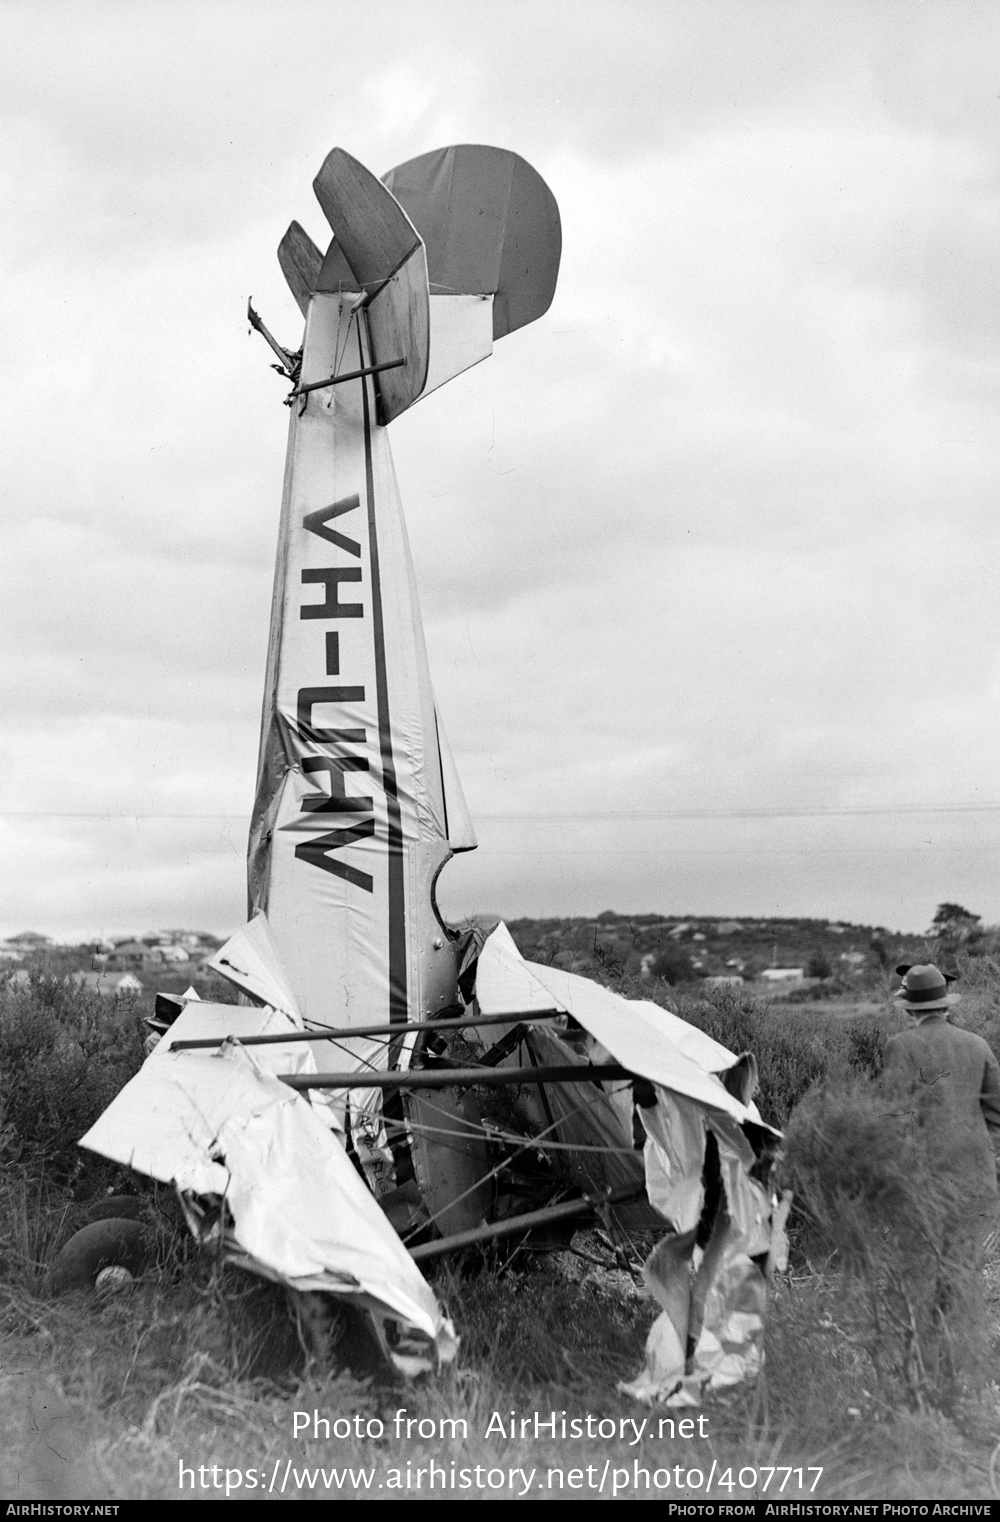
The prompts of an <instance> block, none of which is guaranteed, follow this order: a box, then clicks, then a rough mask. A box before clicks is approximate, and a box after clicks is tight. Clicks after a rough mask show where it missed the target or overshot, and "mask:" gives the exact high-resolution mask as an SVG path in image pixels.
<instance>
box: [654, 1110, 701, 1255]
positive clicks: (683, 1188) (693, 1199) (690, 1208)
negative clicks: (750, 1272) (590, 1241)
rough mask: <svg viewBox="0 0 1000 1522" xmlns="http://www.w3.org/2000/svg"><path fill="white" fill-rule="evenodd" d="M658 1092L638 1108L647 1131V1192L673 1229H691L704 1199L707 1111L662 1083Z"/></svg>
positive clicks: (696, 1220) (696, 1222) (696, 1221)
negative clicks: (652, 1102)
mask: <svg viewBox="0 0 1000 1522" xmlns="http://www.w3.org/2000/svg"><path fill="white" fill-rule="evenodd" d="M656 1098H657V1103H656V1104H655V1105H653V1106H652V1107H651V1108H648V1109H647V1108H643V1107H640V1108H639V1116H640V1119H641V1120H642V1124H643V1128H644V1129H645V1132H646V1145H645V1147H644V1149H643V1160H644V1162H645V1164H646V1194H647V1197H648V1199H649V1203H650V1204H651V1205H652V1206H653V1208H654V1209H655V1210H658V1211H659V1212H660V1214H661V1215H662V1216H663V1217H664V1218H665V1219H666V1220H667V1221H669V1222H670V1225H671V1227H672V1228H673V1230H674V1231H676V1232H688V1231H692V1230H693V1229H694V1228H695V1227H696V1226H697V1224H698V1220H699V1218H700V1216H701V1209H702V1206H703V1204H704V1203H705V1187H704V1184H703V1183H702V1168H703V1165H704V1162H705V1112H704V1109H703V1108H702V1106H701V1105H697V1104H695V1103H694V1102H693V1101H692V1100H690V1099H681V1098H680V1097H679V1096H678V1095H676V1094H670V1093H668V1092H667V1091H666V1090H665V1089H658V1090H657V1095H656Z"/></svg>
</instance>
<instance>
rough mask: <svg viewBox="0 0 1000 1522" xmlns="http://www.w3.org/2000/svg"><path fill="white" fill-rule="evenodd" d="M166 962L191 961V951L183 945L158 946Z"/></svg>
mask: <svg viewBox="0 0 1000 1522" xmlns="http://www.w3.org/2000/svg"><path fill="white" fill-rule="evenodd" d="M156 949H157V950H158V951H159V953H160V955H161V956H162V958H163V960H164V961H165V962H190V960H191V955H190V952H188V951H185V949H184V947H183V946H158V947H157V948H156Z"/></svg>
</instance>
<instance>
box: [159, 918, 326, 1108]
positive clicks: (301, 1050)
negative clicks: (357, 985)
mask: <svg viewBox="0 0 1000 1522" xmlns="http://www.w3.org/2000/svg"><path fill="white" fill-rule="evenodd" d="M234 939H235V937H234ZM301 1029H302V1021H301V1020H300V1019H299V1018H298V1015H297V1014H295V1015H293V1014H286V1013H285V1011H284V1010H276V1009H272V1008H271V1007H270V1006H269V1005H265V1006H264V1007H263V1008H261V1007H260V1006H259V1005H256V1006H255V1005H248V1004H213V1003H210V1002H209V1001H208V1000H200V999H196V1000H195V1001H192V1003H191V1004H189V1005H187V1006H186V1007H185V1008H184V1009H183V1010H182V1011H181V1013H180V1014H179V1015H178V1017H177V1019H176V1020H175V1021H174V1023H173V1025H171V1027H170V1029H169V1030H168V1031H167V1032H166V1034H165V1035H164V1037H163V1039H162V1040H161V1041H159V1042H158V1043H157V1045H156V1046H155V1047H154V1048H153V1051H152V1052H151V1054H150V1058H151V1059H152V1058H154V1057H155V1058H156V1059H157V1060H158V1061H159V1060H161V1059H162V1058H163V1057H165V1056H166V1055H167V1054H168V1053H169V1052H170V1050H171V1048H172V1047H173V1046H174V1045H175V1044H176V1043H177V1042H178V1041H199V1040H204V1039H206V1038H209V1039H212V1040H216V1041H220V1042H221V1041H224V1040H226V1039H227V1037H232V1038H233V1039H234V1040H236V1041H239V1040H241V1039H242V1038H244V1037H246V1036H276V1035H280V1034H281V1032H282V1031H289V1032H291V1031H300V1030H301ZM317 1046H319V1047H327V1046H328V1043H327V1042H312V1041H290V1042H288V1044H287V1045H286V1044H285V1043H284V1042H283V1041H276V1042H275V1043H274V1045H273V1046H272V1045H268V1046H257V1047H254V1048H253V1050H254V1052H255V1053H256V1061H257V1065H258V1067H261V1068H263V1069H264V1071H265V1072H267V1073H276V1074H279V1075H280V1074H281V1073H317V1072H319V1067H318V1065H317V1062H318V1057H319V1053H318V1052H317V1050H316V1048H317ZM175 1055H176V1056H177V1057H179V1056H180V1055H181V1053H177V1054H175ZM308 1100H309V1103H310V1104H311V1105H312V1106H313V1107H314V1109H315V1110H316V1111H317V1113H318V1114H320V1115H321V1116H322V1117H323V1120H324V1123H325V1124H326V1125H328V1126H332V1127H334V1129H336V1130H338V1131H343V1129H344V1121H343V1110H344V1097H343V1095H338V1094H337V1093H336V1092H335V1091H333V1090H325V1089H310V1090H309V1093H308Z"/></svg>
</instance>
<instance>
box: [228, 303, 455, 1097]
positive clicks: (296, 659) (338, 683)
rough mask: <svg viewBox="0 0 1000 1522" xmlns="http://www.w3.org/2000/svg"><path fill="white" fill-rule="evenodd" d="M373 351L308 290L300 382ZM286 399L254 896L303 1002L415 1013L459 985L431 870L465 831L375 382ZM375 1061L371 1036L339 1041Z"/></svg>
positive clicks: (341, 1012)
mask: <svg viewBox="0 0 1000 1522" xmlns="http://www.w3.org/2000/svg"><path fill="white" fill-rule="evenodd" d="M370 364H371V351H370V347H369V339H368V333H367V327H366V322H365V317H364V313H363V312H362V311H359V310H358V309H357V305H356V299H355V298H354V297H353V296H352V295H350V294H349V293H342V294H336V295H335V294H333V293H325V292H320V293H317V294H316V295H314V296H313V299H312V302H311V305H310V308H309V316H308V319H307V324H306V338H305V350H304V355H303V369H302V379H303V382H305V383H308V382H309V381H312V380H321V379H323V378H324V377H325V376H328V375H331V374H333V373H334V371H335V370H336V369H337V368H338V366H339V367H340V368H342V369H343V370H345V371H346V370H357V369H363V368H364V367H366V366H368V365H370ZM298 406H299V407H301V408H302V410H301V413H300V412H299V410H298V408H297V407H295V408H293V409H292V418H291V423H290V437H289V445H288V462H287V467H286V476H285V490H284V501H283V506H282V521H281V529H280V535H279V551H278V561H277V569H276V576H275V588H274V600H273V609H272V620H271V635H270V648H269V656H268V674H267V679H266V682H267V685H266V695H265V705H264V714H263V723H262V742H261V753H260V761H259V767H258V787H257V796H256V801H255V806H254V815H253V822H252V826H251V841H250V860H249V877H250V910H251V915H253V914H255V913H258V912H263V913H266V915H267V921H268V924H269V926H270V930H271V933H272V935H273V937H274V941H275V944H276V946H277V947H278V950H279V951H280V955H281V959H282V962H283V964H284V967H285V969H286V971H287V975H288V979H289V982H290V985H291V988H292V991H293V993H294V996H295V1000H296V1003H297V1006H298V1009H299V1010H300V1011H301V1014H302V1017H303V1018H304V1019H305V1020H306V1021H307V1022H309V1023H312V1022H314V1021H319V1022H321V1023H323V1024H327V1023H328V1024H332V1025H338V1026H345V1025H346V1026H351V1025H368V1024H373V1023H378V1022H388V1021H399V1022H402V1021H405V1020H406V1019H407V1018H408V1017H409V1018H410V1019H418V1018H421V1017H423V1016H425V1015H428V1014H431V1013H433V1012H434V1011H435V1010H437V1009H440V1008H442V1007H444V1006H445V1005H447V1004H449V1003H450V1002H451V1001H452V1000H453V998H454V990H455V978H456V967H455V958H454V952H453V950H452V945H451V942H450V941H449V939H448V936H447V933H446V932H445V929H444V927H443V925H442V924H441V923H440V921H439V920H438V918H437V916H436V913H435V909H434V901H433V884H434V881H435V879H436V877H437V875H438V873H439V871H440V870H441V868H442V866H443V865H444V863H445V862H446V861H447V860H448V858H449V857H450V856H451V854H452V850H453V847H452V845H451V844H450V840H449V828H450V826H451V827H452V828H454V829H455V831H456V834H457V838H456V842H455V844H456V846H457V848H458V849H470V848H471V846H472V845H474V844H475V837H474V835H473V834H472V831H471V825H470V823H469V820H468V811H467V809H466V805H465V800H464V798H462V795H461V787H460V785H459V782H458V777H457V774H456V772H455V769H454V765H453V763H452V762H451V759H450V753H448V751H447V742H446V741H444V740H443V739H442V736H441V729H440V725H439V723H438V720H437V715H436V711H435V704H434V695H433V691H432V688H431V682H430V676H429V672H428V666H427V655H426V649H425V646H424V637H423V629H422V625H421V620H420V610H419V606H418V602H417V593H416V586H415V582H414V575H413V567H412V563H411V559H410V551H409V545H408V542H407V537H406V529H405V526H404V523H403V517H402V512H401V507H400V501H399V492H398V488H397V486H396V479H395V473H394V471H393V467H392V460H391V456H390V453H389V444H388V437H387V434H386V431H385V429H384V428H380V427H378V426H377V424H376V420H375V416H374V411H375V398H374V394H373V387H372V378H371V377H370V376H369V377H366V378H364V379H362V380H355V381H348V382H345V383H344V384H343V385H341V386H337V387H331V388H329V389H328V390H320V391H316V392H312V393H310V394H309V395H308V396H307V397H301V398H299V402H298ZM351 1050H352V1052H353V1054H354V1056H355V1057H356V1058H357V1060H358V1061H359V1062H370V1063H371V1064H372V1065H373V1066H375V1067H384V1066H385V1064H386V1048H385V1044H384V1043H380V1042H377V1041H375V1042H372V1041H361V1042H358V1043H357V1044H353V1043H352V1044H351Z"/></svg>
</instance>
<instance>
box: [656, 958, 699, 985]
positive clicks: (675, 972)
mask: <svg viewBox="0 0 1000 1522" xmlns="http://www.w3.org/2000/svg"><path fill="white" fill-rule="evenodd" d="M649 970H650V972H651V973H652V974H653V977H654V978H662V979H663V981H664V983H670V984H671V985H672V986H673V987H674V988H676V987H677V985H678V984H679V983H694V982H696V981H697V978H698V974H697V973H696V972H695V968H694V963H693V962H692V960H691V958H690V957H689V956H688V954H687V952H686V951H675V950H673V949H671V950H669V951H661V952H660V954H659V956H658V957H656V958H655V960H654V961H653V962H651V963H650V967H649Z"/></svg>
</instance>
